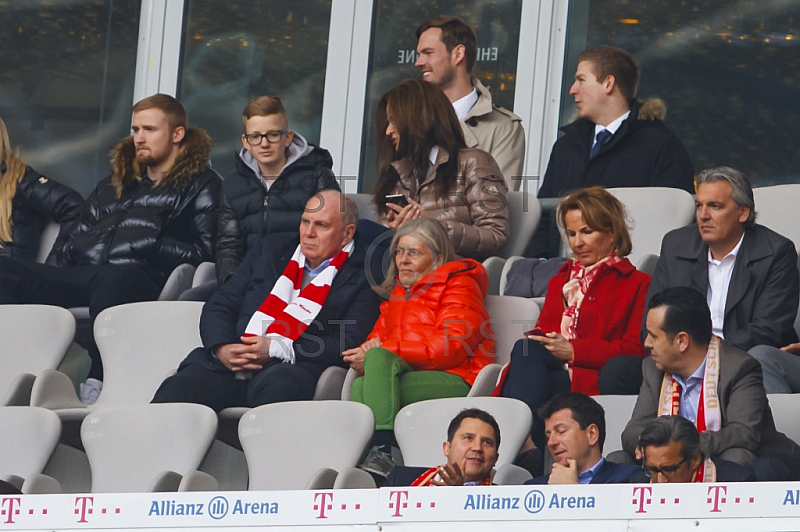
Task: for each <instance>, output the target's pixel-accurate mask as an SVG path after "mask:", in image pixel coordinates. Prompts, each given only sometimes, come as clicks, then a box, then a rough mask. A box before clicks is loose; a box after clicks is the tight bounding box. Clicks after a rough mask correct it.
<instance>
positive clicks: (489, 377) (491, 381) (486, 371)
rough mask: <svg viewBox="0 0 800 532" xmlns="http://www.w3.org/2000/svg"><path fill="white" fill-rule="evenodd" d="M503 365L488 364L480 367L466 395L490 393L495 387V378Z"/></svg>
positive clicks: (476, 395)
mask: <svg viewBox="0 0 800 532" xmlns="http://www.w3.org/2000/svg"><path fill="white" fill-rule="evenodd" d="M501 369H503V366H501V365H500V364H488V365H486V366H484V367H483V369H481V371H480V373H478V376H477V377H475V382H474V383H473V384H472V388H470V390H469V393H468V394H467V397H486V396H489V395H492V392H493V391H494V389H495V387H496V386H497V379H498V377H499V376H500V370H501Z"/></svg>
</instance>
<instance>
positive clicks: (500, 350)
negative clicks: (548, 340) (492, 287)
mask: <svg viewBox="0 0 800 532" xmlns="http://www.w3.org/2000/svg"><path fill="white" fill-rule="evenodd" d="M485 304H486V310H487V311H488V312H489V318H490V319H491V328H492V333H493V334H494V348H495V356H496V358H495V361H496V363H494V364H489V365H488V366H486V367H484V368H483V369H482V370H481V371H480V373H479V374H478V377H477V378H476V379H475V383H474V384H473V385H472V388H471V389H470V391H469V396H470V397H476V396H482V395H489V394H491V393H492V390H494V388H495V386H496V385H497V379H498V377H499V376H500V370H501V369H502V367H503V365H505V364H507V363H508V362H509V360H510V356H511V348H513V347H514V344H515V343H516V341H517V340H519V339H520V338H522V337H523V333H524V332H525V331H527V330H529V329H531V328H532V327H533V326H534V325H535V324H536V320H537V319H538V317H539V305H537V304H536V302H535V301H534V300H532V299H527V298H524V297H514V296H486V301H485Z"/></svg>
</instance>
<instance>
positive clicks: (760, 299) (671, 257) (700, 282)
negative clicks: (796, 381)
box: [645, 225, 800, 350]
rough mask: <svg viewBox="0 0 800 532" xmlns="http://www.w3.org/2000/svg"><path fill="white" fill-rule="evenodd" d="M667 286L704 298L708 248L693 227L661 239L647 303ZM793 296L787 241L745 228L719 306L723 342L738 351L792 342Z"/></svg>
mask: <svg viewBox="0 0 800 532" xmlns="http://www.w3.org/2000/svg"><path fill="white" fill-rule="evenodd" d="M673 286H689V287H691V288H694V289H696V290H698V291H699V292H700V293H701V294H703V295H704V296H705V295H706V293H707V292H708V246H707V245H706V244H705V243H704V242H703V240H702V239H701V238H700V233H699V232H698V230H697V227H696V226H694V225H690V226H686V227H682V228H680V229H676V230H674V231H670V232H669V233H667V235H666V236H665V237H664V240H663V242H662V244H661V256H660V258H659V259H658V265H657V266H656V272H655V275H653V281H652V282H651V283H650V290H648V292H647V301H648V304H649V302H650V298H652V297H653V294H656V293H658V292H660V291H661V290H663V289H665V288H669V287H673ZM799 292H800V276H799V275H798V270H797V252H796V251H795V248H794V244H793V243H792V241H791V240H789V239H787V238H784V237H782V236H781V235H779V234H778V233H776V232H775V231H772V230H771V229H767V228H766V227H764V226H761V225H754V226H753V227H751V228H750V229H747V230H746V231H745V233H744V240H743V241H742V247H741V248H740V249H739V253H738V255H737V256H736V264H735V265H734V267H733V275H732V276H731V284H730V286H729V288H728V297H727V299H726V301H725V321H724V323H723V327H722V332H723V334H724V335H725V340H727V341H728V342H730V343H732V344H733V345H735V346H736V347H738V348H740V349H744V350H748V349H750V348H751V347H754V346H756V345H761V344H766V345H771V346H773V347H779V348H780V347H783V346H785V345H788V344H791V343H793V342H797V333H795V330H794V319H795V315H796V314H797V304H798V293H799ZM645 318H646V317H645Z"/></svg>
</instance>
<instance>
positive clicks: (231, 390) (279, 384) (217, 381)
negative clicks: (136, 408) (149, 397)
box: [152, 361, 319, 412]
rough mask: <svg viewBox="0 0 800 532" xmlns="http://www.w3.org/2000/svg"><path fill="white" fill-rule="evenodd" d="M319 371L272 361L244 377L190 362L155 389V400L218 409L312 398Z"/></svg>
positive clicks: (156, 401)
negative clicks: (239, 377) (248, 376)
mask: <svg viewBox="0 0 800 532" xmlns="http://www.w3.org/2000/svg"><path fill="white" fill-rule="evenodd" d="M318 377H319V376H318V375H317V374H316V373H314V372H312V371H310V370H309V369H308V368H305V367H303V366H302V365H297V364H284V363H282V362H278V361H276V362H273V363H271V364H268V365H267V366H265V367H264V368H263V369H261V370H260V371H257V372H256V373H254V374H253V377H252V378H250V379H247V380H240V379H236V378H235V377H234V374H233V372H230V371H215V370H212V369H209V368H207V367H205V366H201V365H199V364H189V365H186V366H184V367H182V368H181V369H180V370H178V373H176V374H175V375H173V376H172V377H169V378H168V379H166V380H165V381H164V382H162V383H161V386H160V387H159V388H158V390H157V391H156V394H155V396H154V397H153V401H152V402H154V403H197V404H201V405H206V406H208V407H210V408H213V409H214V411H216V412H219V411H220V410H224V409H225V408H230V407H234V406H246V407H251V408H252V407H256V406H259V405H266V404H270V403H280V402H284V401H309V400H311V399H313V398H314V391H315V390H316V387H317V379H318Z"/></svg>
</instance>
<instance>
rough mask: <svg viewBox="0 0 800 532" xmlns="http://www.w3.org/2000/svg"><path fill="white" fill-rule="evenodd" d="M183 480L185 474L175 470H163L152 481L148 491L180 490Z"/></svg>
mask: <svg viewBox="0 0 800 532" xmlns="http://www.w3.org/2000/svg"><path fill="white" fill-rule="evenodd" d="M181 480H183V475H181V474H179V473H176V472H175V471H162V472H161V473H159V474H158V475H157V476H156V478H155V479H154V480H153V482H152V483H150V487H149V488H147V491H148V493H162V492H171V491H178V486H180V485H181Z"/></svg>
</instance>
